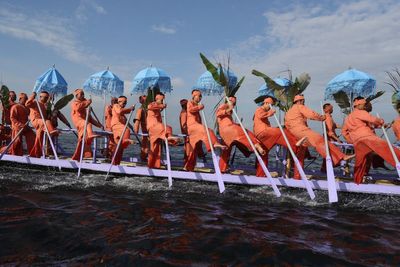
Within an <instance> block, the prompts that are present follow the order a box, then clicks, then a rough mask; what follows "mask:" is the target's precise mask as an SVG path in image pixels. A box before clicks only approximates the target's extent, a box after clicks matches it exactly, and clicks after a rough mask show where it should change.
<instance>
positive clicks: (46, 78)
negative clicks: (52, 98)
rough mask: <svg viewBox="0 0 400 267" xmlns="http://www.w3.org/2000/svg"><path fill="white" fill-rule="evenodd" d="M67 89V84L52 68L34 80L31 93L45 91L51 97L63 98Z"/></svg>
mask: <svg viewBox="0 0 400 267" xmlns="http://www.w3.org/2000/svg"><path fill="white" fill-rule="evenodd" d="M67 89H68V84H67V82H66V81H65V79H64V78H63V76H61V74H60V73H59V72H58V71H57V70H56V68H55V66H53V67H52V68H50V69H49V70H48V71H46V72H45V73H43V74H42V75H41V76H40V77H39V78H38V79H37V80H36V83H35V87H34V88H33V91H34V92H36V93H39V92H42V91H47V92H48V93H50V94H52V95H60V96H65V95H66V94H67Z"/></svg>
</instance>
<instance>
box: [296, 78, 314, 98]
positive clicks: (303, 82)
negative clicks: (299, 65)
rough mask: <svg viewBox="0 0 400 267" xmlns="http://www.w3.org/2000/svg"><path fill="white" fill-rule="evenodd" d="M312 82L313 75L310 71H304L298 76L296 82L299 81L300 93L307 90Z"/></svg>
mask: <svg viewBox="0 0 400 267" xmlns="http://www.w3.org/2000/svg"><path fill="white" fill-rule="evenodd" d="M310 82H311V77H310V75H309V74H308V73H302V74H300V76H299V77H297V78H296V80H295V83H297V87H298V94H301V93H303V92H304V90H306V88H307V86H308V85H309V84H310Z"/></svg>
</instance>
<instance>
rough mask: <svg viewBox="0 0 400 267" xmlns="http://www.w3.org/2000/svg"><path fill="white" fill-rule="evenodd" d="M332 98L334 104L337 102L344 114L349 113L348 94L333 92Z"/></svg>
mask: <svg viewBox="0 0 400 267" xmlns="http://www.w3.org/2000/svg"><path fill="white" fill-rule="evenodd" d="M333 98H334V99H335V102H336V104H338V106H339V107H340V109H341V110H342V112H343V113H345V114H349V113H350V110H351V107H350V100H349V96H348V95H347V94H346V93H345V92H343V91H339V92H337V93H335V94H333Z"/></svg>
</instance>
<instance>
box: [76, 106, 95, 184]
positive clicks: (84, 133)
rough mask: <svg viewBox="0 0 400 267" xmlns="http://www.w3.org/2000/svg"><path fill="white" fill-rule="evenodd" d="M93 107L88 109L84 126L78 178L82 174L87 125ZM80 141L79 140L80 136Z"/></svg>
mask: <svg viewBox="0 0 400 267" xmlns="http://www.w3.org/2000/svg"><path fill="white" fill-rule="evenodd" d="M91 109H92V108H91V107H90V106H89V107H88V108H87V110H86V119H85V127H84V128H83V136H82V140H81V142H82V146H81V154H80V157H79V168H78V178H79V177H80V176H81V169H82V159H83V151H84V149H85V142H86V140H85V139H86V130H87V125H88V121H89V115H90V110H91ZM78 142H79V138H78Z"/></svg>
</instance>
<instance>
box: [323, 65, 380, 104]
mask: <svg viewBox="0 0 400 267" xmlns="http://www.w3.org/2000/svg"><path fill="white" fill-rule="evenodd" d="M340 91H342V92H344V93H346V94H347V95H348V96H349V97H350V98H351V99H352V98H354V97H357V96H362V97H368V96H370V95H373V94H375V93H376V80H375V79H374V78H373V77H371V76H370V75H368V74H367V73H365V72H362V71H359V70H356V69H349V70H346V71H345V72H343V73H341V74H339V75H337V76H336V77H335V78H333V79H332V80H331V81H330V82H329V83H328V85H327V86H326V88H325V100H327V99H331V100H333V99H334V97H333V95H334V94H336V93H338V92H340Z"/></svg>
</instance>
